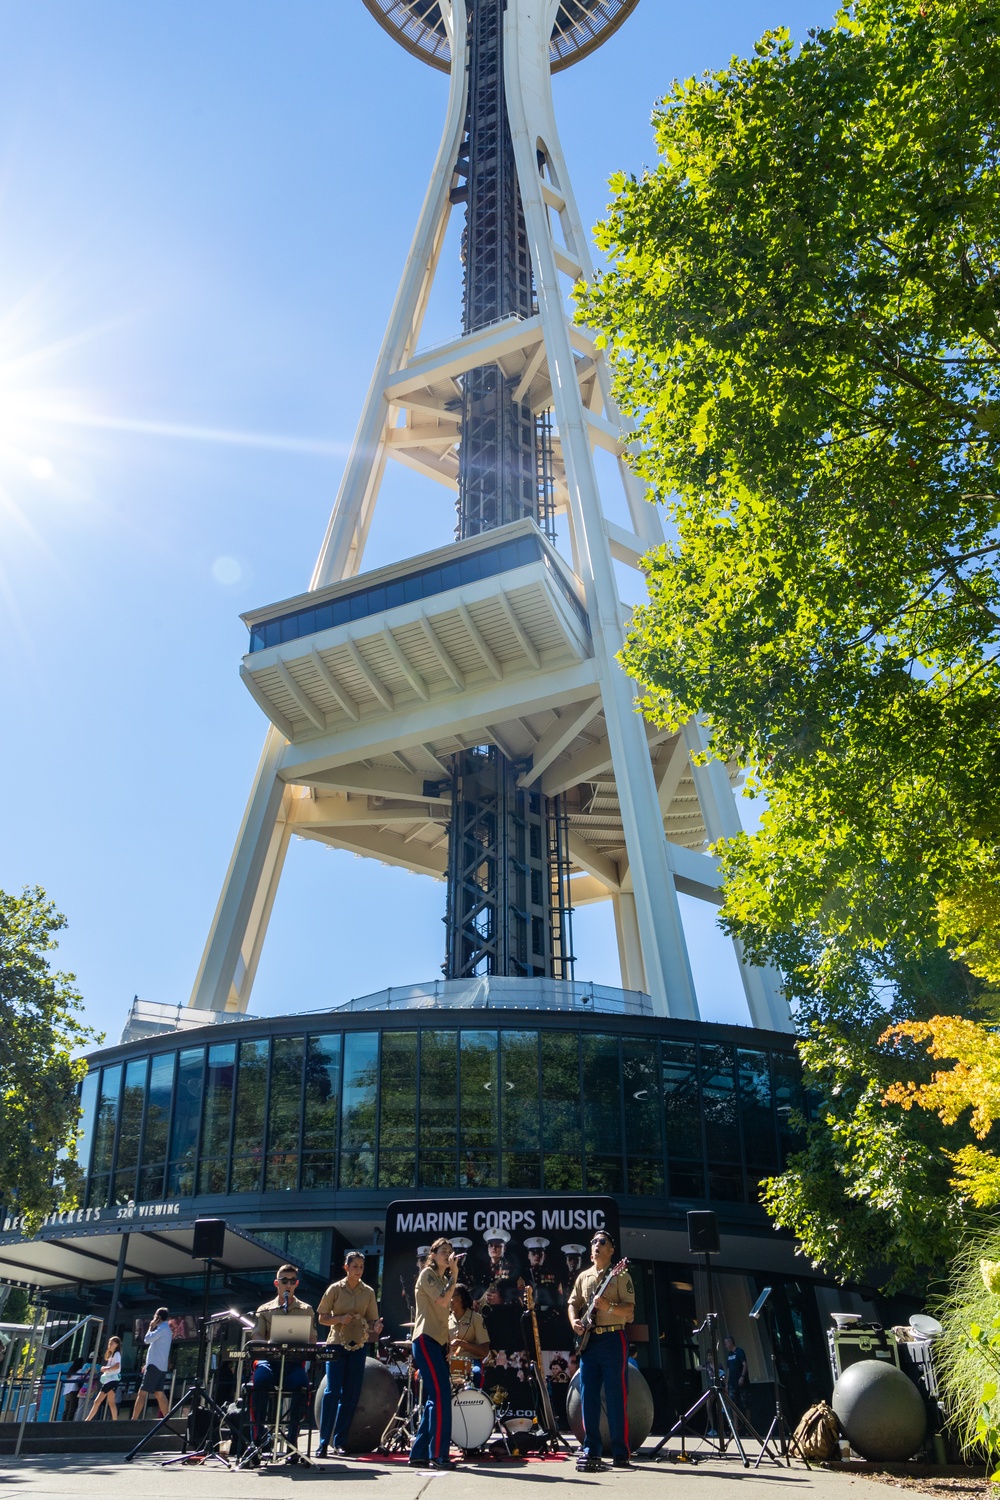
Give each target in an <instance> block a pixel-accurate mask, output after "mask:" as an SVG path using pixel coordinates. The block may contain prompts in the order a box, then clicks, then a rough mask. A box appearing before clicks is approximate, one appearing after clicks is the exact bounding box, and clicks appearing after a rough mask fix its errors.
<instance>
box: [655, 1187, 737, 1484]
mask: <svg viewBox="0 0 1000 1500" xmlns="http://www.w3.org/2000/svg"><path fill="white" fill-rule="evenodd" d="M687 1219H688V1248H689V1250H690V1251H691V1254H692V1255H703V1256H704V1257H705V1281H706V1286H707V1298H708V1311H707V1313H706V1314H705V1318H704V1321H703V1322H702V1324H701V1326H700V1327H699V1328H698V1329H697V1332H698V1333H699V1334H700V1333H702V1332H704V1331H705V1330H707V1331H708V1338H709V1344H710V1346H711V1350H712V1379H711V1383H710V1384H709V1387H708V1390H707V1391H703V1392H702V1394H701V1395H700V1396H699V1397H698V1400H697V1401H696V1402H695V1403H694V1405H693V1406H689V1407H688V1409H687V1411H686V1412H684V1414H683V1415H682V1416H680V1417H678V1418H677V1421H676V1422H675V1423H674V1425H673V1427H671V1429H670V1431H669V1432H668V1433H667V1434H666V1435H665V1436H664V1437H662V1438H661V1439H660V1441H659V1442H658V1443H657V1445H656V1447H655V1448H654V1449H653V1457H654V1459H657V1462H660V1463H662V1462H663V1459H660V1458H657V1455H658V1454H659V1453H660V1451H661V1449H663V1448H665V1447H666V1445H667V1443H669V1442H670V1439H671V1438H672V1437H679V1438H680V1440H681V1451H680V1454H679V1455H678V1457H679V1459H680V1461H681V1462H685V1461H686V1462H691V1458H690V1455H689V1454H688V1451H687V1447H686V1439H687V1438H688V1437H693V1438H696V1439H697V1440H698V1441H699V1442H702V1443H707V1444H708V1445H709V1446H710V1447H711V1448H712V1449H713V1450H714V1451H715V1452H716V1453H717V1454H718V1456H719V1457H720V1458H725V1456H726V1450H727V1448H728V1447H729V1445H730V1443H732V1445H733V1447H734V1448H735V1449H736V1451H737V1453H738V1454H739V1456H740V1461H741V1462H742V1464H743V1467H744V1469H749V1467H750V1460H749V1458H748V1457H747V1453H746V1449H745V1448H744V1447H743V1443H742V1442H741V1440H740V1434H739V1425H740V1424H742V1425H743V1427H744V1428H745V1429H746V1430H747V1432H748V1433H749V1435H750V1436H751V1437H753V1438H756V1439H757V1441H758V1442H759V1441H760V1438H759V1437H758V1434H757V1433H756V1432H755V1431H754V1429H753V1427H751V1425H750V1423H749V1421H748V1420H747V1418H746V1417H745V1416H744V1415H743V1413H742V1412H741V1411H740V1409H739V1407H738V1406H737V1405H736V1403H735V1401H733V1400H731V1399H730V1397H729V1394H728V1392H727V1391H726V1388H725V1375H724V1374H723V1372H722V1369H721V1361H720V1359H719V1340H718V1331H717V1324H718V1317H719V1315H718V1313H717V1312H716V1310H715V1286H714V1283H713V1280H712V1261H711V1257H712V1256H713V1255H718V1254H719V1221H718V1219H717V1217H716V1215H715V1214H714V1213H713V1212H712V1211H711V1209H697V1210H692V1211H691V1212H689V1213H688V1216H687ZM699 1414H700V1415H701V1416H702V1417H703V1418H704V1422H705V1430H704V1432H699V1431H697V1430H696V1428H695V1426H694V1422H695V1419H696V1417H697V1416H698V1415H699ZM670 1456H671V1455H669V1454H664V1455H663V1457H664V1458H668V1457H670Z"/></svg>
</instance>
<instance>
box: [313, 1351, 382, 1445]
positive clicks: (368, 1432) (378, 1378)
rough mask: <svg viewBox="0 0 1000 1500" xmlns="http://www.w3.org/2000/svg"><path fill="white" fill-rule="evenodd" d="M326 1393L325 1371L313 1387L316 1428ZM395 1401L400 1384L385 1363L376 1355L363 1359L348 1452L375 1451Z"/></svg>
mask: <svg viewBox="0 0 1000 1500" xmlns="http://www.w3.org/2000/svg"><path fill="white" fill-rule="evenodd" d="M325 1395H326V1376H325V1375H324V1376H323V1379H322V1380H321V1381H320V1383H319V1385H318V1386H317V1387H316V1401H315V1404H314V1407H313V1410H314V1412H315V1416H316V1426H317V1428H318V1427H319V1424H320V1415H321V1413H322V1410H323V1397H324V1396H325ZM398 1401H399V1384H398V1383H397V1381H395V1380H394V1379H393V1377H392V1375H391V1374H390V1372H389V1370H388V1369H387V1368H386V1366H385V1365H383V1364H381V1363H380V1362H379V1361H378V1360H377V1359H366V1360H365V1378H364V1381H363V1382H362V1386H361V1396H360V1398H359V1400H358V1407H357V1410H356V1411H355V1413H354V1416H353V1417H352V1418H351V1427H350V1431H349V1432H348V1434H347V1451H348V1453H374V1451H375V1449H376V1448H377V1447H378V1444H379V1439H380V1438H381V1436H382V1434H383V1432H384V1431H385V1429H386V1426H387V1425H388V1422H389V1418H390V1417H391V1416H392V1414H393V1412H394V1411H395V1410H396V1404H397V1402H398Z"/></svg>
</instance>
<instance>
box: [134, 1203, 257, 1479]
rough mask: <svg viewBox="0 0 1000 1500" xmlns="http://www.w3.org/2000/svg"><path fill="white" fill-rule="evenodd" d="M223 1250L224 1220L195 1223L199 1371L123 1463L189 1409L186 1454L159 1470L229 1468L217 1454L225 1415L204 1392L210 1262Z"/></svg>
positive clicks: (193, 1250)
mask: <svg viewBox="0 0 1000 1500" xmlns="http://www.w3.org/2000/svg"><path fill="white" fill-rule="evenodd" d="M225 1250H226V1221H225V1219H196V1220H195V1223H194V1231H193V1233H192V1237H191V1258H192V1260H203V1261H204V1262H205V1280H204V1288H203V1293H202V1313H201V1327H200V1329H199V1331H198V1367H197V1369H196V1371H195V1379H194V1382H193V1383H192V1384H191V1385H189V1386H188V1388H187V1390H186V1391H185V1392H184V1394H183V1395H182V1396H181V1397H179V1399H178V1400H177V1401H175V1402H174V1404H173V1406H172V1407H171V1408H170V1410H169V1411H168V1412H167V1414H166V1416H165V1417H161V1418H160V1420H159V1422H157V1424H156V1426H155V1427H154V1428H153V1430H152V1432H148V1433H147V1434H146V1436H145V1437H144V1438H140V1440H139V1441H138V1442H137V1443H136V1445H135V1447H134V1448H133V1449H132V1450H131V1452H129V1453H126V1455H125V1462H126V1463H130V1462H131V1460H132V1459H133V1458H135V1455H136V1454H137V1453H140V1452H141V1451H142V1449H143V1448H145V1447H146V1445H147V1444H148V1443H150V1442H151V1441H152V1440H153V1438H154V1437H156V1436H157V1434H158V1433H159V1432H160V1430H161V1428H163V1427H165V1426H166V1425H167V1424H168V1422H169V1421H170V1419H171V1417H173V1415H174V1413H175V1412H178V1411H180V1410H181V1409H182V1408H183V1407H185V1406H188V1407H190V1414H189V1416H188V1422H187V1432H186V1437H185V1444H184V1448H185V1451H184V1452H183V1453H182V1454H181V1455H180V1457H179V1458H168V1459H164V1460H163V1462H162V1463H161V1465H160V1467H161V1468H169V1467H170V1465H172V1464H176V1463H204V1462H205V1460H206V1459H212V1461H213V1462H215V1463H218V1464H221V1465H222V1466H223V1468H225V1469H230V1468H232V1465H231V1464H230V1463H229V1462H228V1460H227V1459H225V1458H223V1457H222V1454H221V1453H219V1451H218V1446H219V1439H220V1435H221V1431H222V1423H223V1422H224V1421H225V1420H226V1413H225V1412H224V1411H223V1409H222V1407H221V1406H220V1405H219V1404H218V1402H217V1401H216V1400H215V1398H214V1397H213V1396H212V1394H211V1392H210V1391H209V1390H208V1388H207V1377H208V1371H207V1368H206V1367H207V1364H208V1356H207V1353H206V1351H207V1347H208V1324H209V1316H208V1297H209V1291H210V1289H211V1284H212V1262H213V1260H221V1259H222V1258H223V1257H224V1255H225ZM226 1316H227V1317H228V1316H229V1314H228V1313H227V1314H226Z"/></svg>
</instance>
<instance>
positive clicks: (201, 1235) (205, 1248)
mask: <svg viewBox="0 0 1000 1500" xmlns="http://www.w3.org/2000/svg"><path fill="white" fill-rule="evenodd" d="M225 1249H226V1221H225V1219H195V1221H194V1239H193V1240H192V1241H191V1254H192V1256H193V1258H194V1259H195V1260H221V1259H222V1257H223V1254H224V1253H225Z"/></svg>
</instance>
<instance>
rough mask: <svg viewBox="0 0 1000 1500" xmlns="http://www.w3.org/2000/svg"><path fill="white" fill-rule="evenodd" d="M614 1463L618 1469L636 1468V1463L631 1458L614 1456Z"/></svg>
mask: <svg viewBox="0 0 1000 1500" xmlns="http://www.w3.org/2000/svg"><path fill="white" fill-rule="evenodd" d="M612 1463H613V1464H614V1467H615V1468H616V1469H634V1468H635V1465H634V1464H633V1462H632V1460H631V1459H630V1458H614V1459H612Z"/></svg>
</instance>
